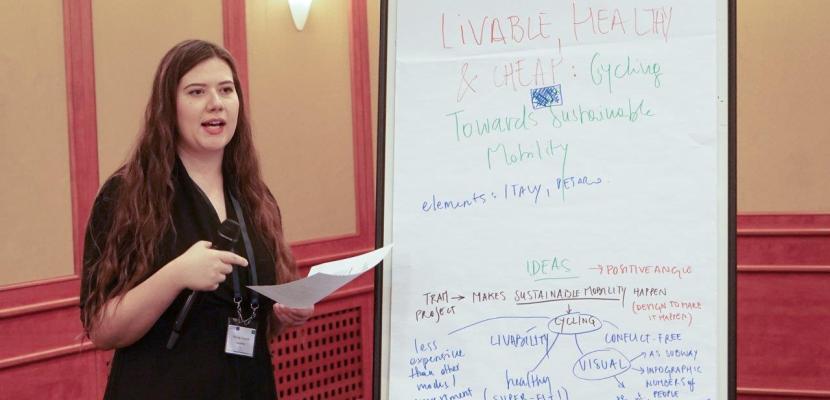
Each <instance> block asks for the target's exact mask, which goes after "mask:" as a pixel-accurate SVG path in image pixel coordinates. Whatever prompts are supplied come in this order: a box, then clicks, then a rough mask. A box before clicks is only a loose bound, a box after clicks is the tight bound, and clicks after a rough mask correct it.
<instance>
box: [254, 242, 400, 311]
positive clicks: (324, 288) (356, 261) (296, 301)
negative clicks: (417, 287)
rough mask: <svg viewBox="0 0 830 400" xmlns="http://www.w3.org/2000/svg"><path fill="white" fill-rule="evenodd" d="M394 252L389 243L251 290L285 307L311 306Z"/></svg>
mask: <svg viewBox="0 0 830 400" xmlns="http://www.w3.org/2000/svg"><path fill="white" fill-rule="evenodd" d="M391 249H392V245H391V244H390V245H387V246H384V247H382V248H380V249H377V250H374V251H370V252H368V253H365V254H361V255H358V256H354V257H349V258H346V259H343V260H337V261H330V262H327V263H323V264H320V265H315V266H314V267H312V268H311V270H310V271H309V272H308V277H306V278H303V279H298V280H296V281H293V282H289V283H284V284H282V285H270V286H263V285H259V286H248V287H249V288H250V289H251V290H254V291H256V292H258V293H260V294H262V295H263V296H265V297H268V298H269V299H271V300H274V301H276V302H277V303H280V304H282V305H284V306H288V307H297V308H306V307H311V306H313V305H314V304H315V303H317V302H318V301H320V300H322V299H324V298H325V297H326V296H328V295H330V294H332V293H333V292H334V291H335V290H337V289H339V288H341V287H342V286H343V285H345V284H347V283H349V282H351V281H352V280H354V279H355V278H357V277H358V276H360V275H361V274H363V273H364V272H366V271H368V270H370V269H372V268H374V267H375V265H377V264H378V263H380V262H381V261H382V260H383V259H384V257H386V255H388V254H389V251H390V250H391Z"/></svg>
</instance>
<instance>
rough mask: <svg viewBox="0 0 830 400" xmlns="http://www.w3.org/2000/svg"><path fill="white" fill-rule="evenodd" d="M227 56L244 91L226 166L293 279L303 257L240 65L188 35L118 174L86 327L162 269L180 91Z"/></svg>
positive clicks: (283, 278)
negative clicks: (270, 179) (263, 153)
mask: <svg viewBox="0 0 830 400" xmlns="http://www.w3.org/2000/svg"><path fill="white" fill-rule="evenodd" d="M211 58H219V59H221V60H223V61H225V62H226V63H227V64H228V66H229V67H230V69H231V72H232V73H233V83H234V86H235V87H236V93H237V95H238V96H239V116H238V119H237V125H236V131H235V133H234V135H233V138H232V139H231V141H230V142H229V143H228V144H227V145H226V146H225V152H224V157H223V161H222V172H223V174H224V175H225V179H230V180H231V182H235V183H236V185H237V187H238V196H239V197H240V201H241V202H242V203H243V204H244V206H245V211H246V212H247V214H248V215H249V216H250V217H249V218H250V219H251V220H252V221H253V225H254V226H255V228H256V229H257V232H258V233H259V234H261V235H262V236H263V237H264V242H265V243H266V245H267V246H268V247H269V250H270V251H271V254H275V255H276V260H275V261H276V269H277V271H276V272H277V279H278V281H279V282H287V281H290V280H293V279H294V278H295V275H296V270H297V267H296V263H295V262H294V259H293V257H292V256H291V251H290V249H289V248H288V245H287V244H286V241H285V238H284V237H283V230H282V219H281V216H280V211H279V207H278V206H277V203H276V201H275V200H274V198H273V197H271V194H270V192H269V191H268V188H267V187H266V186H265V183H264V182H263V181H262V175H261V173H260V168H259V159H258V157H257V155H256V151H255V150H254V145H253V140H252V138H251V125H250V122H249V121H248V110H247V108H246V107H245V96H244V95H243V92H242V86H241V85H240V83H239V76H238V74H237V71H236V64H235V62H234V60H233V57H231V55H230V53H228V52H227V51H226V50H225V49H223V48H221V47H219V46H217V45H215V44H213V43H210V42H206V41H202V40H187V41H184V42H181V43H179V44H177V45H176V46H174V47H173V48H172V49H170V51H168V52H167V54H165V55H164V58H162V60H161V63H160V64H159V66H158V69H157V70H156V75H155V79H154V80H153V90H152V95H151V96H150V99H149V101H148V102H147V110H146V112H145V115H144V126H143V129H142V131H141V132H140V134H139V137H138V140H137V143H136V144H135V146H134V149H133V151H132V154H131V155H130V156H129V158H128V159H127V161H126V162H125V163H124V165H122V166H121V168H119V169H118V171H116V172H115V174H114V175H113V176H114V177H115V178H117V179H118V186H117V190H116V192H115V196H114V199H113V200H112V201H113V203H112V210H113V212H112V214H111V218H112V222H111V225H110V228H109V230H108V231H107V232H106V233H103V234H102V235H101V237H103V239H104V240H103V243H102V246H101V257H100V258H99V259H98V260H97V261H95V263H94V264H93V265H91V266H88V268H93V269H94V270H95V271H96V273H95V274H93V275H92V276H94V277H95V278H94V280H93V281H91V282H89V294H88V297H87V300H86V301H85V302H84V304H83V306H82V309H81V319H82V321H83V325H84V329H85V330H86V331H87V332H89V330H90V328H91V327H92V324H93V322H94V319H95V318H96V317H97V316H98V314H99V312H100V310H101V308H102V307H103V306H104V304H106V303H107V302H108V301H109V300H111V299H113V298H116V297H120V296H122V295H124V294H125V293H126V292H127V291H129V290H130V289H132V288H133V287H135V286H136V285H138V284H139V283H140V282H142V281H144V279H146V278H147V277H148V276H149V275H150V274H151V273H152V271H153V270H154V267H155V266H154V265H153V263H154V262H156V260H155V256H156V245H157V243H158V238H160V237H163V236H164V235H165V234H166V233H167V232H168V231H169V230H170V229H172V223H171V220H170V211H171V208H172V205H173V195H174V193H173V181H172V171H173V166H174V165H175V162H176V141H177V140H178V135H179V131H178V126H177V123H176V121H177V120H176V90H177V88H178V85H179V81H180V80H181V78H182V76H184V75H185V74H186V73H187V72H188V71H190V70H191V69H192V68H193V67H195V66H196V65H198V64H200V63H201V62H203V61H205V60H208V59H211Z"/></svg>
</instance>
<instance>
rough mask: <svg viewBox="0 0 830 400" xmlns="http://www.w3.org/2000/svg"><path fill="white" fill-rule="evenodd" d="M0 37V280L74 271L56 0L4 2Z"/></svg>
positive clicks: (60, 25)
mask: <svg viewBox="0 0 830 400" xmlns="http://www.w3.org/2000/svg"><path fill="white" fill-rule="evenodd" d="M0 38H2V39H0V42H2V44H0V87H2V88H3V90H2V91H0V120H2V121H3V125H4V126H3V130H2V134H0V137H2V139H0V180H1V181H2V183H3V185H2V186H3V195H2V196H0V223H2V225H3V229H2V231H0V255H2V258H3V263H2V267H0V285H7V284H13V283H21V282H28V281H32V280H39V279H45V278H53V277H58V276H66V275H72V274H73V271H74V266H73V256H72V255H73V254H72V208H71V207H72V201H71V189H70V186H69V179H70V178H69V143H68V141H69V134H68V131H67V129H68V126H67V112H66V69H65V66H64V46H63V9H62V4H61V2H59V1H52V0H37V1H25V2H24V1H7V2H4V4H3V11H2V12H0Z"/></svg>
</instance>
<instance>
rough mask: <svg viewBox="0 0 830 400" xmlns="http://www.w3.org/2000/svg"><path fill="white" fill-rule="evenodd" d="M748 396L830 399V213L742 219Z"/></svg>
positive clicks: (744, 395) (742, 349)
mask: <svg viewBox="0 0 830 400" xmlns="http://www.w3.org/2000/svg"><path fill="white" fill-rule="evenodd" d="M737 252H738V254H737V256H738V282H737V298H738V304H737V307H738V315H737V318H738V321H737V335H738V337H737V343H738V348H737V369H738V371H737V372H738V393H739V398H740V399H741V400H750V399H766V400H769V399H808V398H809V399H814V398H825V399H830V363H828V360H830V340H827V339H828V338H830V215H806V214H802V215H742V216H739V217H738V244H737Z"/></svg>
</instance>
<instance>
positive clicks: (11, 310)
mask: <svg viewBox="0 0 830 400" xmlns="http://www.w3.org/2000/svg"><path fill="white" fill-rule="evenodd" d="M79 304H80V298H79V297H78V296H74V297H67V298H64V299H57V300H51V301H44V302H41V303H34V304H26V305H23V306H17V307H7V308H0V319H5V318H14V317H19V316H23V315H29V314H36V313H40V312H44V311H52V310H59V309H62V308H69V307H78V305H79Z"/></svg>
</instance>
